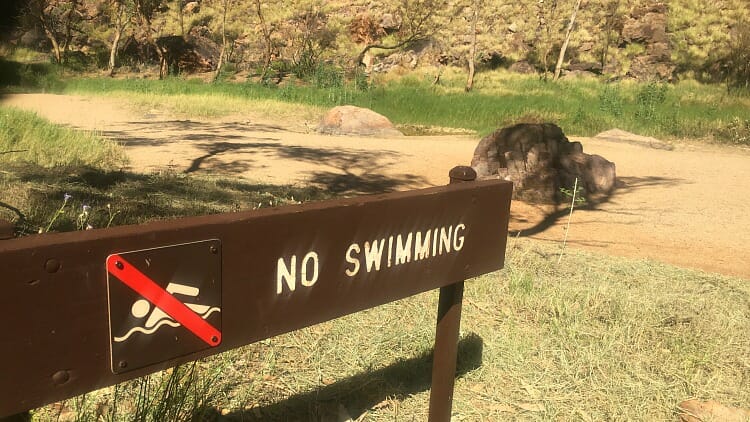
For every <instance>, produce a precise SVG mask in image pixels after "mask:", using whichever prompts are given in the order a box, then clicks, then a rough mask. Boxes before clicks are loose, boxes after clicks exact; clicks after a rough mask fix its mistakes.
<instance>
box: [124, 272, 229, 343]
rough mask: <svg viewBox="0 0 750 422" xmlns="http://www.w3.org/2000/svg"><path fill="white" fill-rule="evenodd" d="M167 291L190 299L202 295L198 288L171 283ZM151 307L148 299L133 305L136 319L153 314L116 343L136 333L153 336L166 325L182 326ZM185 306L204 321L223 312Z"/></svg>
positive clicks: (187, 304) (216, 308)
mask: <svg viewBox="0 0 750 422" xmlns="http://www.w3.org/2000/svg"><path fill="white" fill-rule="evenodd" d="M166 290H167V292H168V293H169V294H172V295H174V294H175V293H176V294H180V295H184V296H190V297H197V296H198V294H199V293H200V289H198V288H197V287H192V286H186V285H184V284H177V283H169V285H167V288H166ZM151 306H152V305H151V303H150V302H149V301H148V300H146V299H139V300H136V301H135V303H133V306H132V307H131V308H130V313H131V314H132V315H133V316H134V317H136V318H144V317H145V316H146V315H148V313H149V312H151V315H150V316H149V317H148V319H147V320H146V323H145V324H143V327H133V328H132V329H130V331H128V332H127V333H126V334H125V335H124V336H122V337H114V340H115V342H117V343H122V342H123V341H125V340H127V339H128V338H130V336H131V335H133V334H134V333H136V332H138V333H143V334H146V335H149V334H153V333H155V332H156V330H158V329H159V328H161V327H162V326H164V325H169V326H170V327H179V326H180V323H179V322H177V321H175V320H174V319H172V317H170V316H169V315H167V314H166V313H164V311H162V310H161V309H159V308H157V307H154V309H153V311H151ZM185 306H187V307H188V308H190V309H191V310H192V311H193V312H195V313H196V314H198V315H200V316H201V318H203V319H206V318H208V317H209V316H210V315H211V314H213V313H214V312H221V309H220V308H218V307H216V306H214V307H211V306H207V305H198V304H195V303H185Z"/></svg>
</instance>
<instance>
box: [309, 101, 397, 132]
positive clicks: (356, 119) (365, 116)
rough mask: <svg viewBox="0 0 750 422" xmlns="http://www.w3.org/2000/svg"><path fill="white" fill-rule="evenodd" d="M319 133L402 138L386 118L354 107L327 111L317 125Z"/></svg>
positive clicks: (340, 107) (339, 107) (342, 107)
mask: <svg viewBox="0 0 750 422" xmlns="http://www.w3.org/2000/svg"><path fill="white" fill-rule="evenodd" d="M318 132H319V133H326V134H331V135H357V136H379V137H389V136H403V134H402V133H401V132H399V131H398V129H396V128H395V127H394V126H393V123H391V121H390V120H388V118H387V117H385V116H383V115H381V114H378V113H376V112H374V111H372V110H369V109H366V108H361V107H355V106H338V107H334V108H332V109H331V110H329V111H328V112H327V113H326V114H325V115H324V116H323V118H322V119H321V121H320V125H318Z"/></svg>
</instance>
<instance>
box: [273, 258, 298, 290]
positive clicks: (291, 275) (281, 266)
mask: <svg viewBox="0 0 750 422" xmlns="http://www.w3.org/2000/svg"><path fill="white" fill-rule="evenodd" d="M282 281H285V282H286V285H287V287H289V290H291V291H294V288H295V287H296V284H297V255H292V260H291V270H290V269H289V267H288V266H287V265H286V262H284V258H279V261H278V262H277V264H276V294H279V295H280V294H281V292H282V291H283V290H284V284H283V283H282Z"/></svg>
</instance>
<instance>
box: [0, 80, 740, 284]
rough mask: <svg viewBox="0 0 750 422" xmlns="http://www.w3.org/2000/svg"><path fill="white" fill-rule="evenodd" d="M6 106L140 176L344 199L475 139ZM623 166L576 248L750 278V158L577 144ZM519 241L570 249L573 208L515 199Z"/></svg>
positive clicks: (575, 238) (68, 103)
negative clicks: (237, 179)
mask: <svg viewBox="0 0 750 422" xmlns="http://www.w3.org/2000/svg"><path fill="white" fill-rule="evenodd" d="M2 103H3V104H4V105H12V106H16V107H20V108H26V109H31V110H35V111H37V112H38V113H39V114H41V115H43V116H45V117H47V118H49V119H51V120H52V121H55V122H59V123H62V124H68V125H71V126H74V127H78V128H83V129H87V130H96V131H98V132H101V133H102V134H104V135H106V136H109V137H112V138H114V139H117V140H118V141H120V142H121V143H122V144H123V145H124V146H125V148H126V150H127V152H128V154H129V156H130V158H131V169H130V170H132V171H145V172H148V171H159V170H163V169H166V168H172V169H173V170H175V171H180V172H187V173H204V174H213V175H233V176H241V177H244V178H247V179H249V180H255V181H260V182H267V183H298V184H309V183H315V184H317V185H320V186H323V187H325V188H328V189H330V190H332V191H335V192H340V193H375V192H383V191H390V190H406V189H413V188H419V187H426V186H435V185H441V184H445V183H446V182H447V174H448V171H449V170H450V168H451V167H453V166H455V165H459V164H468V162H469V161H470V159H471V156H472V153H473V150H474V147H475V146H476V143H477V142H478V140H477V139H476V138H473V137H408V138H399V139H372V138H358V137H330V136H321V135H317V134H314V133H307V132H308V130H306V129H305V127H304V126H302V125H296V124H293V122H269V121H261V120H259V119H256V118H252V117H248V116H239V117H238V116H235V117H232V118H225V119H220V120H211V121H197V120H178V119H174V118H171V117H170V116H168V115H167V114H165V113H163V112H161V111H159V110H143V111H132V110H130V109H128V108H126V107H124V106H123V104H120V103H117V102H115V101H109V100H105V99H101V98H83V97H74V96H56V95H46V94H28V95H12V96H6V97H4V98H2ZM578 140H580V141H582V142H583V146H584V150H585V151H586V152H588V153H595V154H600V155H602V156H604V157H606V158H607V159H609V160H611V161H614V162H615V163H616V165H617V175H618V179H619V180H620V183H621V187H620V188H619V189H618V190H617V192H616V193H615V194H614V195H613V196H612V197H611V198H610V200H609V201H608V202H606V203H604V204H601V205H599V206H597V207H596V209H593V210H577V211H575V213H574V214H573V219H572V223H571V229H570V235H569V238H568V242H569V244H570V245H571V246H573V247H582V248H587V249H595V250H600V251H604V252H606V253H610V254H614V255H622V256H629V257H641V258H650V259H655V260H660V261H664V262H668V263H672V264H676V265H680V266H684V267H690V268H699V269H703V270H706V271H711V272H718V273H722V274H728V275H737V276H740V277H743V278H747V279H750V242H748V241H750V214H749V213H748V212H747V210H746V206H747V205H748V198H750V184H749V182H750V153H749V152H748V151H746V150H738V149H730V148H720V147H711V146H698V145H678V146H677V147H676V148H675V149H674V150H672V151H666V150H659V149H652V148H649V147H647V146H641V145H637V144H631V143H620V142H612V141H601V140H596V139H587V138H584V139H578ZM512 217H513V221H512V223H511V228H512V229H513V230H514V233H515V232H517V231H518V230H520V231H521V236H529V237H532V238H536V239H545V240H551V241H558V242H559V241H561V240H562V238H563V227H564V223H565V221H566V218H567V213H566V212H565V210H559V211H555V210H551V209H549V208H547V209H544V208H540V207H533V206H529V205H527V204H523V203H515V202H514V204H513V207H512Z"/></svg>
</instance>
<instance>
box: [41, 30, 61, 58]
mask: <svg viewBox="0 0 750 422" xmlns="http://www.w3.org/2000/svg"><path fill="white" fill-rule="evenodd" d="M44 34H45V35H46V36H47V39H48V40H49V42H50V43H51V44H52V54H54V55H55V63H57V64H62V52H61V51H60V44H59V43H58V42H57V38H55V35H54V34H53V33H52V31H50V30H49V29H48V28H46V27H45V28H44Z"/></svg>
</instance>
